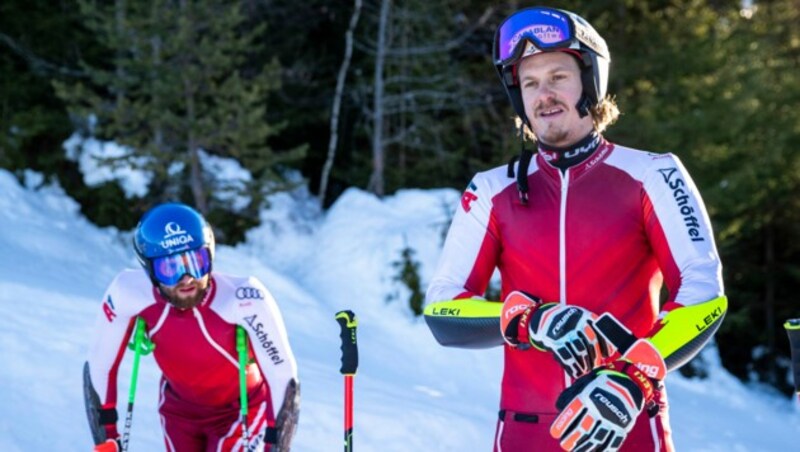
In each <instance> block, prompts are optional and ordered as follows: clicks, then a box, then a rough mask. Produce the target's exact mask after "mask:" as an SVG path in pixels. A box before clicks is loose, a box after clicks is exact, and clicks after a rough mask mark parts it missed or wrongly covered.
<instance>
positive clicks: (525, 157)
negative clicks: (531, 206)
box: [506, 121, 538, 206]
mask: <svg viewBox="0 0 800 452" xmlns="http://www.w3.org/2000/svg"><path fill="white" fill-rule="evenodd" d="M526 124H527V121H526ZM537 146H538V144H537V143H536V141H534V142H533V148H534V149H536V147H537ZM519 148H520V151H519V155H518V156H517V155H515V156H514V157H512V158H511V160H509V161H508V171H507V173H506V174H507V175H508V177H511V178H513V177H514V163H516V162H517V160H519V168H518V169H517V172H516V178H517V191H518V192H519V202H520V204H522V205H523V206H527V205H528V191H529V187H528V167H530V165H531V159H533V151H531V150H530V149H526V148H525V132H524V127H522V128H520V131H519Z"/></svg>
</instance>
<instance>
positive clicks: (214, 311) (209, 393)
mask: <svg viewBox="0 0 800 452" xmlns="http://www.w3.org/2000/svg"><path fill="white" fill-rule="evenodd" d="M134 241H135V247H136V251H137V255H138V256H139V259H140V261H141V262H142V264H143V266H144V268H145V272H142V271H141V270H125V271H123V272H121V273H120V274H119V275H117V277H116V278H115V279H114V280H113V281H112V283H111V285H110V286H109V287H108V289H107V291H106V293H105V295H104V296H103V303H102V308H101V309H102V311H101V312H100V313H99V315H98V319H97V324H96V328H95V330H94V340H93V342H92V345H91V348H90V351H89V358H88V361H87V364H86V366H85V368H84V379H85V385H84V390H85V395H86V403H87V413H88V415H89V423H90V427H91V429H92V433H93V437H94V440H95V444H98V446H97V447H96V449H95V450H117V449H118V447H119V446H120V438H119V433H118V431H117V426H116V423H117V418H118V415H117V411H116V405H117V399H118V395H117V378H118V370H119V364H120V361H121V360H122V357H123V355H124V352H125V349H126V347H127V344H128V342H129V340H130V338H131V334H132V332H133V330H134V324H135V319H136V318H137V317H139V318H142V319H144V321H145V324H146V329H147V334H148V337H149V340H150V341H152V343H153V345H154V346H155V347H154V349H153V355H154V357H155V360H156V362H157V364H158V366H159V368H160V369H161V371H162V372H163V376H162V380H161V385H160V396H159V414H160V416H161V425H162V428H163V431H164V442H165V446H166V450H168V451H179V452H182V451H212V450H213V451H234V450H237V451H238V450H265V449H266V450H282V451H283V450H288V449H289V444H290V442H291V437H292V435H293V431H294V428H295V425H296V422H297V415H298V409H299V384H298V379H297V364H296V362H295V359H294V356H293V354H292V350H291V348H290V346H289V342H288V338H287V333H286V329H285V327H284V324H283V319H282V317H281V314H280V311H279V310H278V306H277V304H276V302H275V300H274V299H273V297H272V295H271V294H270V293H269V291H268V290H267V289H266V288H265V287H264V285H263V284H262V283H261V282H260V281H259V280H258V279H256V278H254V277H237V276H231V275H226V274H221V273H216V272H215V273H214V274H213V276H212V275H211V263H212V261H213V254H214V239H213V232H211V228H210V227H209V226H208V224H207V223H206V221H205V220H204V219H203V218H202V216H200V214H199V213H197V212H196V211H194V210H193V209H191V208H190V207H188V206H185V205H182V204H162V205H160V206H157V207H155V208H154V209H151V210H150V211H149V212H147V213H146V214H145V215H144V216H143V219H142V221H141V222H140V223H139V225H138V227H137V231H136V237H135V239H134ZM164 281H166V283H165V282H164ZM237 326H240V327H243V328H244V330H245V331H246V333H247V338H248V339H249V340H248V341H247V342H248V358H249V359H248V365H247V370H246V372H247V375H246V381H247V394H248V419H247V424H248V430H249V435H250V437H249V441H248V444H247V445H246V447H245V445H244V444H243V441H242V426H241V422H240V402H239V400H240V399H239V397H240V385H239V375H240V374H239V372H240V371H239V358H238V354H237V349H236V328H237ZM265 443H266V444H265Z"/></svg>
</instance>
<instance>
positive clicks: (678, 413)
mask: <svg viewBox="0 0 800 452" xmlns="http://www.w3.org/2000/svg"><path fill="white" fill-rule="evenodd" d="M26 180H31V181H37V180H38V181H41V177H37V176H36V175H35V174H31V175H28V176H27V177H26ZM28 185H29V186H33V185H36V184H28ZM0 192H2V193H3V196H1V197H0V362H2V363H3V370H2V371H0V388H1V389H0V450H2V451H5V452H14V451H33V450H48V449H56V450H60V451H72V450H74V451H81V450H89V449H90V447H91V435H90V432H89V428H88V425H87V422H86V419H85V413H84V404H83V395H82V367H83V363H84V361H85V356H86V351H87V349H88V343H89V340H90V338H91V333H92V331H91V330H92V326H93V324H94V320H95V316H96V315H97V313H98V312H99V308H100V297H102V295H103V291H104V290H105V287H106V285H107V284H108V283H109V282H110V281H111V279H112V278H113V276H114V275H115V274H116V273H117V272H118V271H120V270H122V269H123V268H126V267H136V266H137V264H136V261H135V258H134V256H133V252H132V249H131V246H130V233H129V232H124V231H123V232H120V231H116V230H114V229H113V228H105V229H100V228H97V227H95V226H93V225H92V224H91V223H89V222H88V221H87V220H86V219H85V218H83V217H82V216H81V215H80V211H79V207H78V205H77V204H76V203H75V202H74V201H73V200H71V199H70V198H68V197H67V196H65V194H64V193H63V191H62V190H61V189H60V188H59V187H58V186H53V185H45V186H42V187H39V188H38V189H33V188H27V187H25V186H21V185H20V184H19V183H17V181H16V179H15V178H14V177H13V176H12V175H11V174H10V173H8V172H6V171H2V170H0ZM458 196H459V195H458V193H457V192H456V191H454V190H448V189H441V190H405V191H400V192H399V193H397V194H396V195H394V196H390V197H387V198H385V199H383V200H379V199H377V198H375V197H374V196H372V195H370V194H368V193H365V192H363V191H360V190H356V189H350V190H348V191H346V192H345V193H344V194H343V196H342V197H341V198H340V199H339V200H338V201H337V202H336V204H334V205H333V207H332V208H331V209H330V210H329V211H328V212H325V213H322V212H320V211H319V210H318V208H317V207H316V204H315V203H314V202H313V200H312V199H311V198H310V196H308V194H307V193H305V192H304V191H303V190H302V189H301V190H298V191H296V192H293V193H284V194H280V195H277V196H274V197H273V198H272V208H271V209H270V210H266V211H264V212H263V214H262V220H263V225H262V226H260V227H259V228H257V229H254V230H252V231H250V232H249V233H248V235H247V241H246V242H245V243H244V244H242V245H240V246H237V247H227V246H220V247H219V252H218V261H217V263H216V264H215V265H216V268H217V269H219V270H220V271H225V272H229V273H238V274H252V275H255V276H256V277H258V278H259V279H261V280H262V281H263V282H264V283H265V284H266V286H267V287H268V288H269V289H270V290H271V291H272V293H273V294H274V295H275V297H276V299H277V300H278V303H279V306H280V308H281V311H282V313H283V315H284V319H285V321H286V326H287V329H288V332H289V338H290V342H291V344H292V347H293V349H294V352H295V354H296V356H297V360H298V366H299V372H300V378H301V382H302V383H301V384H302V403H301V407H302V410H301V416H300V424H299V427H298V431H297V435H296V437H295V442H294V449H295V450H299V451H327V450H337V449H340V448H341V447H342V434H343V433H342V423H343V380H342V376H341V375H340V374H339V366H340V364H341V362H340V357H341V351H340V350H339V345H340V344H339V327H338V324H337V323H336V322H335V320H334V315H335V313H336V312H337V311H339V310H342V309H351V310H353V311H355V312H356V314H357V315H358V318H359V329H358V340H359V355H360V364H359V369H358V374H357V376H356V377H355V430H354V443H355V447H357V448H358V449H359V450H368V451H408V450H425V451H481V450H482V451H488V450H491V448H492V439H493V435H494V426H495V419H496V413H497V403H498V398H499V381H500V374H501V367H502V354H501V350H500V349H499V348H495V349H490V350H459V349H451V348H444V347H441V346H439V345H438V344H436V342H435V341H434V339H433V337H432V336H431V334H430V332H429V331H428V329H427V327H426V326H425V324H424V322H423V321H422V320H421V319H418V318H414V317H413V316H412V315H411V314H410V310H409V308H408V306H407V305H406V303H405V302H404V301H400V300H405V299H406V298H407V296H408V292H407V289H405V288H404V287H402V286H401V285H400V284H399V283H397V282H396V281H395V280H394V276H395V275H396V273H397V270H396V269H395V268H394V267H393V265H392V263H393V262H395V261H397V260H398V259H399V258H400V253H401V250H402V249H403V248H404V247H406V246H410V247H411V248H413V249H414V250H415V252H416V254H415V255H414V257H415V259H416V260H418V261H419V263H420V271H421V275H422V279H423V281H426V280H427V279H428V278H429V277H430V275H431V272H432V271H433V266H434V265H435V263H436V259H437V257H438V250H439V247H440V245H441V242H442V237H443V233H444V231H445V230H446V227H447V221H448V218H449V215H448V213H449V211H450V209H452V208H453V207H454V206H455V205H456V203H457V201H458ZM388 299H393V300H394V301H387V300H388ZM129 355H130V354H129ZM703 359H704V360H705V361H706V362H707V363H708V364H709V369H708V372H709V377H708V378H707V379H705V380H697V379H686V378H683V377H682V376H680V375H679V374H677V373H675V374H670V375H669V377H668V379H667V387H668V390H669V396H670V401H671V406H672V408H671V412H670V413H671V419H672V427H673V436H674V441H675V444H676V446H677V449H678V450H680V451H786V450H797V449H798V448H797V447H796V446H793V444H795V443H796V438H797V433H798V431H800V410H799V409H798V407H797V404H796V402H794V401H790V400H788V399H787V398H785V397H782V396H780V395H777V394H775V393H774V391H770V390H769V389H768V388H764V387H759V386H753V385H744V384H742V383H741V382H739V381H738V380H737V379H735V378H733V377H732V376H731V375H730V374H728V373H727V372H726V371H725V370H724V369H723V368H722V367H721V366H720V364H719V358H718V355H717V353H716V349H715V348H714V347H713V346H709V347H707V348H706V350H705V351H704V352H703ZM129 376H130V356H129V357H127V358H126V360H125V363H124V364H123V366H122V369H121V373H120V394H121V395H127V393H128V384H129ZM158 378H159V371H158V369H157V367H156V365H155V362H154V361H153V360H152V357H145V358H144V359H143V361H142V363H141V366H140V376H139V383H138V386H137V397H136V405H135V410H134V417H133V427H132V433H131V438H132V441H131V450H134V451H143V450H163V443H162V439H161V432H160V424H159V420H158V416H157V414H156V404H157V382H158ZM121 406H122V409H121V410H120V413H121V417H123V418H124V402H122V403H121Z"/></svg>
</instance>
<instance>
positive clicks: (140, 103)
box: [56, 0, 303, 216]
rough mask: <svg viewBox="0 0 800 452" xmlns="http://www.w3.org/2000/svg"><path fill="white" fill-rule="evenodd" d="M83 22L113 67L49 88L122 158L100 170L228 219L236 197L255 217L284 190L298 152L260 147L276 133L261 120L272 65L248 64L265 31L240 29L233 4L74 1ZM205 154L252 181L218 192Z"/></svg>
mask: <svg viewBox="0 0 800 452" xmlns="http://www.w3.org/2000/svg"><path fill="white" fill-rule="evenodd" d="M81 13H82V15H83V16H84V17H85V19H86V25H87V27H88V28H89V29H91V30H92V31H94V32H95V33H96V34H97V36H98V39H99V40H100V41H101V43H103V44H104V45H105V46H107V47H108V49H109V51H110V52H111V53H112V54H113V55H114V60H113V64H110V65H109V66H108V67H96V66H95V67H92V66H89V65H84V70H85V71H86V73H87V74H88V75H89V77H88V79H89V81H88V82H82V81H81V82H78V83H61V82H57V83H56V88H57V92H58V94H59V96H60V97H61V98H62V99H64V100H65V101H66V102H67V103H68V104H69V106H70V109H71V111H72V112H73V114H74V115H75V116H76V117H77V118H82V119H83V120H86V119H87V118H96V126H94V130H93V133H95V134H96V135H98V136H100V137H102V138H106V139H110V140H114V141H116V142H117V143H119V144H121V145H124V146H127V147H128V148H129V149H130V152H129V153H128V154H127V155H125V156H122V157H118V158H114V159H109V160H108V161H106V162H104V163H105V164H108V165H129V166H131V167H134V168H138V169H143V170H147V171H149V172H150V173H151V174H152V175H153V178H152V182H151V184H150V191H151V192H150V195H151V196H152V197H153V198H154V199H155V200H158V199H167V198H173V199H174V198H176V197H181V196H184V197H185V196H186V194H190V195H191V196H190V197H191V199H192V202H193V203H194V205H195V206H196V207H197V208H198V209H199V210H200V211H201V212H203V213H208V212H209V211H211V210H213V209H218V210H222V211H229V210H232V205H231V202H230V195H231V193H230V190H234V191H236V192H237V194H240V195H246V196H249V197H250V203H249V205H248V206H247V209H248V210H249V211H250V215H253V216H254V215H255V212H256V211H257V209H258V207H259V206H260V205H261V201H262V200H263V197H264V195H265V194H266V193H268V191H270V190H275V189H280V188H281V187H283V186H284V183H283V182H282V179H281V177H280V171H279V169H280V165H281V164H284V163H286V162H289V161H292V160H294V159H297V158H299V157H300V156H301V155H302V152H303V151H302V149H299V148H298V149H294V150H291V151H286V152H276V151H274V150H272V149H271V148H270V147H269V146H268V144H267V140H268V139H269V138H270V137H271V136H273V135H275V134H276V133H278V132H279V131H280V130H281V127H282V124H270V123H267V121H266V120H265V118H266V109H267V96H268V95H269V93H270V92H272V91H274V90H276V89H277V88H278V87H279V75H278V71H279V66H278V64H277V62H276V61H274V60H273V61H269V62H267V63H266V64H263V65H255V67H254V65H253V64H252V61H250V60H248V57H249V56H250V55H252V54H254V53H256V52H259V51H260V50H261V48H260V45H261V44H260V40H259V38H260V36H262V35H263V33H264V32H265V26H264V25H263V24H260V25H257V26H253V27H246V26H245V17H244V15H243V13H242V11H241V5H240V4H239V3H238V2H234V3H231V2H225V1H222V0H180V1H174V0H154V1H152V2H126V1H125V0H116V1H115V2H114V3H113V4H106V3H103V2H89V1H82V2H81ZM204 155H210V156H218V157H225V158H233V159H236V160H237V161H238V162H240V164H241V165H242V166H244V167H245V168H246V169H247V170H248V171H249V172H250V174H251V175H252V177H251V178H250V180H249V181H247V182H246V183H245V184H244V185H242V186H239V187H225V186H220V185H219V184H220V180H219V178H218V177H217V176H218V175H215V174H213V173H212V172H211V171H209V169H208V168H205V167H204V165H203V162H202V159H203V156H204ZM226 194H227V196H226Z"/></svg>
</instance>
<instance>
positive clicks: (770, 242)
mask: <svg viewBox="0 0 800 452" xmlns="http://www.w3.org/2000/svg"><path fill="white" fill-rule="evenodd" d="M764 234H765V238H764V275H765V278H766V280H765V285H766V287H765V291H764V308H765V310H766V315H765V318H766V328H767V331H766V334H767V375H768V376H767V378H769V383H771V384H775V383H776V382H777V381H778V375H777V371H778V369H777V367H776V366H775V357H776V351H775V333H776V332H775V272H776V271H777V267H776V265H775V233H774V229H773V226H772V225H771V224H767V225H766V230H765V231H764Z"/></svg>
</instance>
